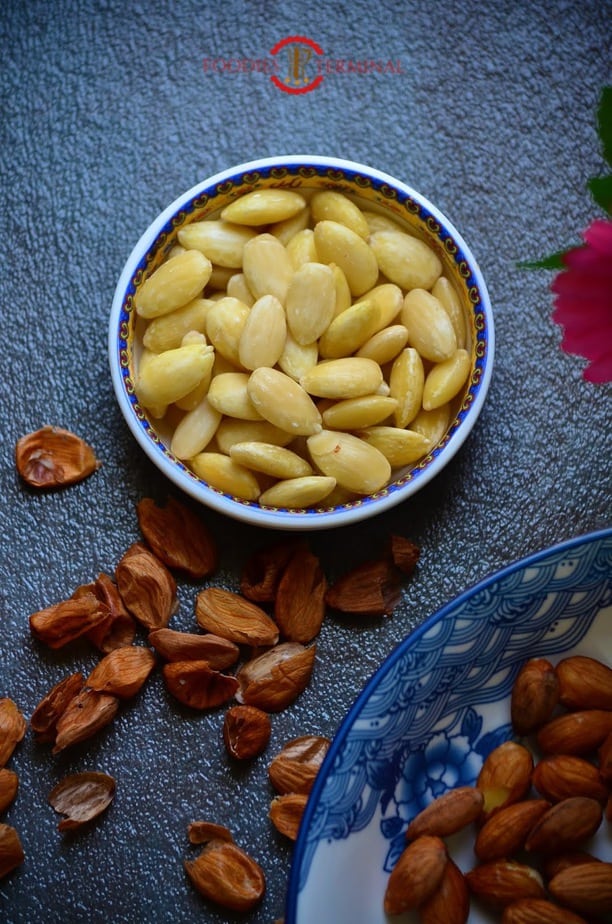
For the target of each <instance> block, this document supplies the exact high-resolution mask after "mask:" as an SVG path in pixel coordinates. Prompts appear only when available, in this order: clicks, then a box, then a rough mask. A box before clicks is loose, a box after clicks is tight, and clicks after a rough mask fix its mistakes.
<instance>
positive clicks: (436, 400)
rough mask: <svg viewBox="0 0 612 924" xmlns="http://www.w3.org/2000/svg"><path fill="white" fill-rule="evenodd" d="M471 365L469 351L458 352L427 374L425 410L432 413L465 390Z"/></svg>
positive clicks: (424, 392)
mask: <svg viewBox="0 0 612 924" xmlns="http://www.w3.org/2000/svg"><path fill="white" fill-rule="evenodd" d="M471 364H472V360H471V357H470V354H469V353H468V352H467V350H456V351H455V353H453V355H452V356H451V357H450V358H449V359H445V360H443V361H442V362H440V363H436V365H434V366H433V367H432V368H431V369H430V371H429V372H428V373H427V378H426V379H425V384H424V386H423V407H424V409H425V410H426V411H432V410H434V408H437V407H441V406H442V405H443V404H447V403H448V402H449V401H452V399H453V398H455V397H456V396H457V395H458V394H459V392H460V391H461V389H462V388H463V386H464V384H465V382H466V380H467V377H468V376H469V374H470V368H471Z"/></svg>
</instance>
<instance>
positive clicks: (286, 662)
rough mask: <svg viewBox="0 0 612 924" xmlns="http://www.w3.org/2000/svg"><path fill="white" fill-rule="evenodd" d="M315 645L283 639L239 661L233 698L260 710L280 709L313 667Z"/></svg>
mask: <svg viewBox="0 0 612 924" xmlns="http://www.w3.org/2000/svg"><path fill="white" fill-rule="evenodd" d="M315 656H316V645H314V644H313V645H311V646H310V647H309V648H305V647H304V646H303V645H300V644H299V642H283V643H282V644H280V645H276V646H275V647H274V648H271V649H270V650H269V651H266V652H264V654H262V655H259V656H258V657H255V658H252V659H251V660H250V661H247V662H246V663H245V664H243V665H242V667H241V668H240V670H239V671H238V674H237V675H236V677H237V680H238V685H239V689H238V692H237V693H236V699H237V700H238V702H240V703H244V704H245V705H247V706H257V707H258V708H259V709H263V710H264V712H281V711H282V710H283V709H286V708H287V706H290V705H291V703H293V702H294V701H295V700H296V699H297V697H298V696H299V695H300V693H302V692H303V691H304V690H305V689H306V687H307V686H308V684H309V683H310V678H311V676H312V672H313V669H314V663H315Z"/></svg>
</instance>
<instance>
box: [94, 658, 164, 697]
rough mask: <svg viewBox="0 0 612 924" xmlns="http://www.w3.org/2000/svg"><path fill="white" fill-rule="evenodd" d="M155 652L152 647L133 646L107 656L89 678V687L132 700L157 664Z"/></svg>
mask: <svg viewBox="0 0 612 924" xmlns="http://www.w3.org/2000/svg"><path fill="white" fill-rule="evenodd" d="M155 663H156V662H155V655H154V654H153V652H152V651H151V650H150V649H149V648H144V647H143V646H141V645H130V646H124V647H122V648H116V649H115V650H114V651H111V652H109V653H108V654H107V655H105V656H104V657H103V658H102V660H101V661H99V663H98V664H97V665H96V666H95V667H94V669H93V670H92V672H91V674H90V675H89V677H88V678H87V680H86V682H85V683H86V686H88V687H91V689H92V690H98V691H99V692H100V693H111V694H112V695H113V696H118V697H119V698H120V699H131V698H132V697H133V696H135V695H136V694H137V693H138V691H139V690H140V689H141V687H142V686H143V684H144V683H145V681H146V679H147V677H148V676H149V674H150V673H151V671H152V670H153V668H154V667H155Z"/></svg>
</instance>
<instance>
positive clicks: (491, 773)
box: [476, 741, 533, 821]
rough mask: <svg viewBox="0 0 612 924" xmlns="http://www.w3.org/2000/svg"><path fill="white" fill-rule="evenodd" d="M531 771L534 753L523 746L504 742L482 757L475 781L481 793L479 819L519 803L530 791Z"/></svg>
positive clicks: (513, 742)
mask: <svg viewBox="0 0 612 924" xmlns="http://www.w3.org/2000/svg"><path fill="white" fill-rule="evenodd" d="M532 772H533V756H532V754H531V751H529V750H528V749H527V748H526V747H524V745H522V744H518V743H517V742H515V741H505V742H504V743H503V744H500V745H498V747H496V748H494V750H493V751H491V752H490V754H488V756H487V757H486V758H485V761H484V763H483V765H482V768H481V770H480V773H479V774H478V779H477V781H476V786H477V788H478V789H479V790H480V791H481V792H482V794H483V796H484V806H483V811H482V814H481V818H482V820H483V821H485V820H486V819H487V818H489V817H490V816H491V815H492V814H493V813H494V812H498V811H500V810H501V809H502V808H504V807H505V806H506V805H511V804H512V803H513V802H519V801H520V800H521V799H522V798H523V797H524V796H525V795H526V793H527V792H528V790H529V787H530V785H531V774H532Z"/></svg>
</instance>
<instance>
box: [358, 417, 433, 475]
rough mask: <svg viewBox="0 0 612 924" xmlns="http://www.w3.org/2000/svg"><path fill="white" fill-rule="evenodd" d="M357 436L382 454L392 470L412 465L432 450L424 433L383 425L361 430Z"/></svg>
mask: <svg viewBox="0 0 612 924" xmlns="http://www.w3.org/2000/svg"><path fill="white" fill-rule="evenodd" d="M356 436H359V438H360V439H362V440H365V442H366V443H368V445H370V446H374V447H375V448H376V449H378V450H379V452H382V454H383V456H384V457H385V459H387V461H388V462H389V465H390V466H391V468H399V467H401V466H403V465H412V464H413V463H414V462H417V461H418V460H419V459H422V458H423V456H424V455H426V454H427V452H428V451H429V448H430V444H429V440H428V439H427V437H425V436H423V434H422V433H418V432H417V431H416V430H409V429H401V428H400V427H390V426H385V425H382V424H381V425H379V426H376V427H367V429H365V430H359V431H358V432H357V434H356Z"/></svg>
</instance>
